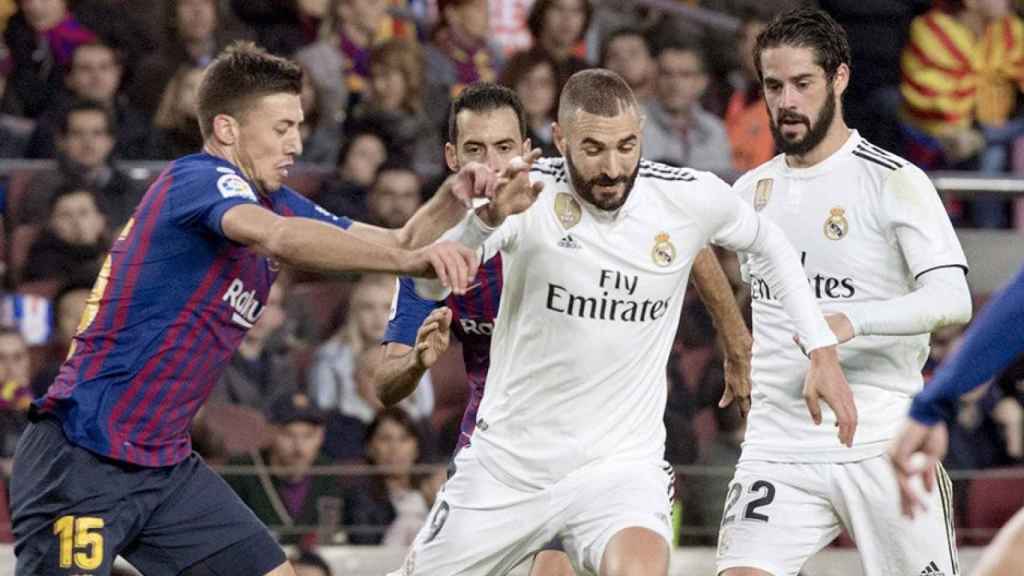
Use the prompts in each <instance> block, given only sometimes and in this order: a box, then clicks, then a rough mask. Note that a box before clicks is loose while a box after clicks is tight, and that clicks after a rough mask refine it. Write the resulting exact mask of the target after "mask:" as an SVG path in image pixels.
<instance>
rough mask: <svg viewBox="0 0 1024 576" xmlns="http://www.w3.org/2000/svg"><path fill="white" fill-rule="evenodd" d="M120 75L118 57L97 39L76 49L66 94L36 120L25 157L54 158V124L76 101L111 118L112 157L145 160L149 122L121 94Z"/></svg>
mask: <svg viewBox="0 0 1024 576" xmlns="http://www.w3.org/2000/svg"><path fill="white" fill-rule="evenodd" d="M123 74H124V67H123V64H122V63H121V60H120V56H119V55H118V54H117V52H115V51H114V49H113V48H112V47H110V46H109V45H107V44H104V43H103V42H102V41H99V40H96V41H92V42H87V43H85V44H81V45H79V46H78V47H76V48H75V50H74V52H73V53H72V55H71V63H70V67H69V69H68V72H67V75H66V76H65V77H64V84H65V88H66V91H65V92H64V93H63V94H62V95H61V97H60V98H59V99H58V100H57V101H56V102H54V105H53V106H52V107H51V108H50V109H48V110H47V111H46V112H45V113H43V114H42V115H41V116H40V117H39V122H38V124H37V126H36V131H35V133H34V134H33V135H32V140H31V142H30V144H29V147H28V151H27V156H28V157H29V158H53V157H54V155H55V154H56V153H57V147H56V142H55V139H56V132H57V125H58V124H59V123H60V118H61V116H62V115H63V114H64V111H65V110H66V109H67V107H68V106H70V105H71V103H72V102H74V101H76V100H91V101H93V102H98V103H100V104H103V105H104V106H105V107H106V108H107V110H109V111H110V112H111V114H112V115H113V116H114V119H115V121H116V125H117V136H116V138H115V146H114V152H113V155H114V156H116V157H117V158H120V159H123V160H135V159H140V158H144V157H145V154H146V151H147V148H146V145H147V142H148V137H149V127H148V119H147V118H146V116H145V115H144V114H143V113H142V112H141V111H140V110H138V109H137V108H135V107H134V106H132V105H131V104H130V103H129V102H128V101H127V99H126V98H125V97H124V96H122V95H121V94H120V92H119V91H120V89H121V78H122V77H123Z"/></svg>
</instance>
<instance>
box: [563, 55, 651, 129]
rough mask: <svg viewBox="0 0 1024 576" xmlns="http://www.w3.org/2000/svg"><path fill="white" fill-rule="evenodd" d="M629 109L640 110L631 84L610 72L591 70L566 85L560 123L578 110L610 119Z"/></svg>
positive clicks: (574, 76)
mask: <svg viewBox="0 0 1024 576" xmlns="http://www.w3.org/2000/svg"><path fill="white" fill-rule="evenodd" d="M629 108H636V109H637V110H639V108H640V105H639V104H638V103H637V101H636V95H635V94H633V90H632V89H631V88H630V87H629V84H627V83H626V81H625V80H623V79H622V77H621V76H619V75H618V74H616V73H615V72H612V71H611V70H605V69H604V68H590V69H587V70H581V71H579V72H577V73H575V74H573V75H572V76H570V77H569V79H568V80H567V81H566V82H565V87H564V88H562V97H561V100H560V101H559V103H558V121H559V122H564V121H565V120H564V119H565V118H567V117H568V115H569V114H575V113H576V111H577V110H582V111H584V112H587V113H588V114H596V115H597V116H606V117H611V116H618V115H619V114H621V113H622V112H623V111H624V110H626V109H629Z"/></svg>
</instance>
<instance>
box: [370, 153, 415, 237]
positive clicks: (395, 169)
mask: <svg viewBox="0 0 1024 576" xmlns="http://www.w3.org/2000/svg"><path fill="white" fill-rule="evenodd" d="M422 203H423V197H422V195H421V192H420V177H419V176H418V175H417V174H416V172H414V171H413V170H411V169H410V168H408V166H406V165H403V164H401V163H399V162H394V161H393V163H388V164H386V165H384V166H382V167H381V169H380V171H378V172H377V181H376V182H374V183H373V187H372V188H370V194H369V196H367V198H366V207H367V216H369V220H370V222H373V223H375V224H377V225H378V226H381V227H383V228H392V229H397V228H401V227H402V226H404V225H405V223H406V222H408V221H409V218H411V217H412V215H413V214H415V213H416V209H417V208H419V207H420V205H421V204H422Z"/></svg>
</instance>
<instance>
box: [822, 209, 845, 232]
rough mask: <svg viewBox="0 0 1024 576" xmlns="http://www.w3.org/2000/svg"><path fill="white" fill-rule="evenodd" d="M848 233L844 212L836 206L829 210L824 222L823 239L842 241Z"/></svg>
mask: <svg viewBox="0 0 1024 576" xmlns="http://www.w3.org/2000/svg"><path fill="white" fill-rule="evenodd" d="M849 231H850V223H849V222H848V221H847V220H846V210H844V209H842V208H840V207H838V206H836V207H835V208H833V209H831V210H829V216H828V219H827V220H825V237H826V238H828V239H829V240H842V239H843V238H845V237H846V233H847V232H849Z"/></svg>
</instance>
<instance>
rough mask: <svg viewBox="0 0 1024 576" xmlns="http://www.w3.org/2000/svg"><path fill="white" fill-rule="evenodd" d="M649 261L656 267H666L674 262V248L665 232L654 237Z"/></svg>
mask: <svg viewBox="0 0 1024 576" xmlns="http://www.w3.org/2000/svg"><path fill="white" fill-rule="evenodd" d="M651 260H654V263H655V264H657V265H658V266H662V267H664V266H668V265H670V264H672V263H673V262H675V261H676V247H675V245H674V244H672V241H671V240H669V235H668V233H667V232H659V233H658V235H657V236H655V237H654V248H652V249H651Z"/></svg>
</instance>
